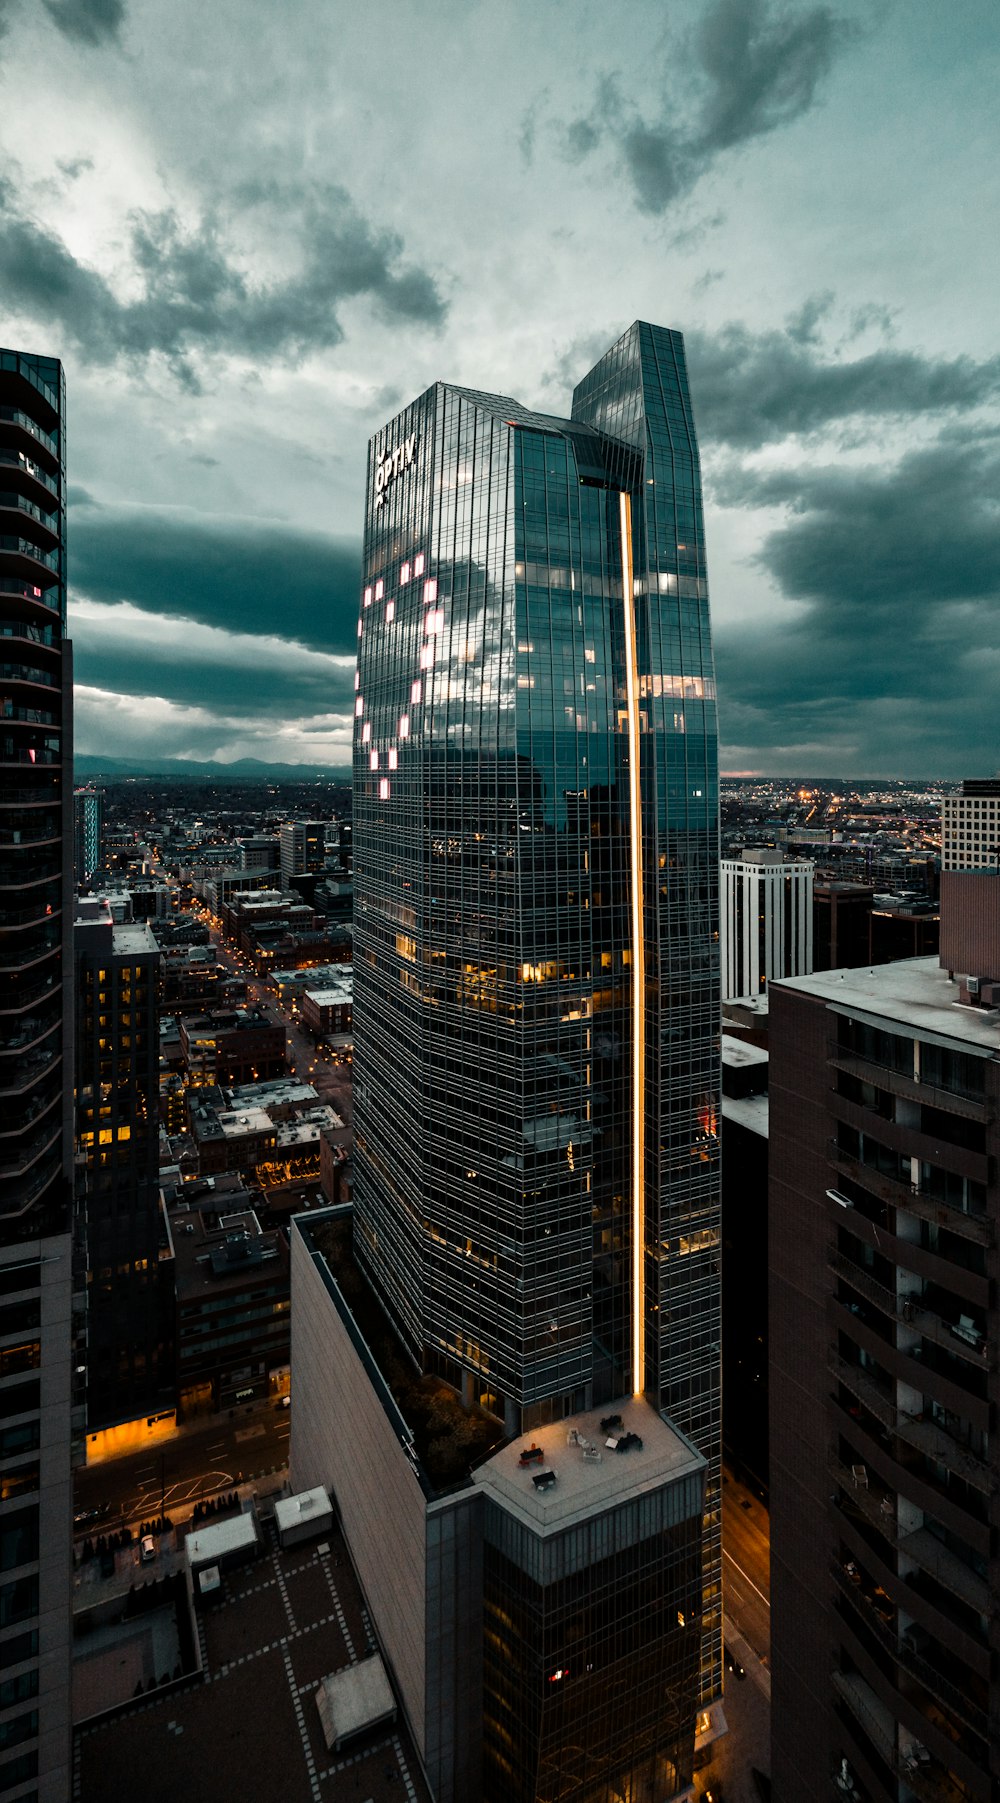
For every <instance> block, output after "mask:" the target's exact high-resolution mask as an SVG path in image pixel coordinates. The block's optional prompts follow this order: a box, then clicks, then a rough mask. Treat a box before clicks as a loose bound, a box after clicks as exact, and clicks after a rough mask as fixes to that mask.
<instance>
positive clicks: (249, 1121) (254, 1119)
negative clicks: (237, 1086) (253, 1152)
mask: <svg viewBox="0 0 1000 1803" xmlns="http://www.w3.org/2000/svg"><path fill="white" fill-rule="evenodd" d="M215 1118H216V1120H217V1122H218V1124H219V1128H220V1130H221V1132H223V1133H224V1134H225V1136H226V1138H227V1139H238V1138H239V1137H240V1136H241V1135H242V1134H244V1133H267V1132H269V1131H270V1130H271V1129H272V1127H273V1122H272V1120H271V1116H270V1115H269V1114H268V1112H267V1110H266V1108H254V1107H252V1106H250V1105H249V1104H248V1105H247V1107H246V1108H241V1109H240V1110H239V1112H238V1113H234V1112H233V1111H232V1110H231V1109H219V1110H218V1112H217V1113H216V1116H215Z"/></svg>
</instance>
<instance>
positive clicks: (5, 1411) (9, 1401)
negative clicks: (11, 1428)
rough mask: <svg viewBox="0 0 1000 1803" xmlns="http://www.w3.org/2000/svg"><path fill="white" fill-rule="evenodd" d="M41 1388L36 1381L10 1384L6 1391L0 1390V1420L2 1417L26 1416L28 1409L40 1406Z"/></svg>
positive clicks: (34, 1379) (35, 1379)
mask: <svg viewBox="0 0 1000 1803" xmlns="http://www.w3.org/2000/svg"><path fill="white" fill-rule="evenodd" d="M40 1397H41V1386H40V1385H39V1382H38V1379H37V1377H36V1378H33V1379H32V1380H31V1382H30V1383H26V1384H11V1386H10V1388H9V1389H7V1390H0V1420H2V1419H3V1417H4V1416H10V1415H26V1414H27V1413H28V1410H29V1409H37V1408H38V1407H39V1406H40V1401H39V1399H40Z"/></svg>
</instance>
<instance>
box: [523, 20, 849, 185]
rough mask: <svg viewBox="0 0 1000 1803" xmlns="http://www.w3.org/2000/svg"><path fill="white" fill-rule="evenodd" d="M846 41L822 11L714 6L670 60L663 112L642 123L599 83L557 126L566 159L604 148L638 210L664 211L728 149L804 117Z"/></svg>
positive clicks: (613, 89)
mask: <svg viewBox="0 0 1000 1803" xmlns="http://www.w3.org/2000/svg"><path fill="white" fill-rule="evenodd" d="M851 35H852V28H851V27H850V26H849V25H848V24H847V22H846V21H844V20H842V19H840V18H838V17H837V15H836V14H835V13H833V12H832V10H831V9H830V7H828V6H825V5H813V6H809V7H807V8H802V7H801V6H799V7H776V6H773V5H771V4H770V3H769V0H714V3H713V4H712V5H711V6H710V7H709V8H708V10H707V11H706V13H705V15H704V17H703V19H702V20H701V23H700V25H699V27H698V29H697V30H696V32H695V33H694V36H693V38H692V40H691V43H690V44H689V45H688V46H687V51H686V54H684V53H682V54H681V55H680V56H679V57H675V58H674V61H675V62H679V64H680V74H679V76H678V77H677V78H675V80H674V81H673V82H671V81H670V79H669V77H667V76H666V75H665V76H664V80H663V81H662V82H661V84H660V87H661V92H663V93H664V100H663V102H662V105H661V106H660V108H659V109H658V110H657V111H656V112H655V113H653V114H652V115H651V116H649V117H647V116H644V115H643V113H642V112H641V111H639V110H638V109H637V108H636V107H635V106H634V105H631V104H630V103H628V102H627V101H626V100H625V99H624V98H623V95H622V93H621V90H620V84H619V83H618V82H617V81H616V80H615V78H614V77H611V78H606V79H604V80H603V81H602V83H601V84H600V86H599V87H598V90H597V94H596V97H595V100H594V104H593V106H592V108H591V110H590V111H589V112H588V113H586V114H581V115H578V116H577V117H576V118H574V119H571V120H568V121H564V122H562V123H561V124H560V125H559V127H558V128H557V129H558V133H559V137H560V140H561V144H562V149H563V154H564V156H565V157H566V158H567V159H568V160H569V161H571V162H579V161H582V159H583V158H584V157H587V156H590V155H591V154H592V153H593V152H594V151H595V150H596V149H597V148H598V146H600V145H603V144H611V145H612V146H613V148H614V150H615V152H616V154H617V156H618V157H619V159H620V161H621V164H622V165H623V168H624V171H625V173H626V175H627V176H628V178H629V180H630V182H631V185H632V188H633V191H634V194H635V199H636V203H637V205H638V206H639V207H640V209H641V210H642V211H643V212H647V213H663V212H665V211H666V209H667V208H668V207H669V206H670V205H671V204H672V203H673V202H674V201H675V200H677V199H679V197H680V196H681V195H682V194H685V193H687V192H688V191H689V190H690V189H691V188H693V187H694V185H695V183H696V182H697V181H698V180H699V179H700V178H701V176H703V175H704V174H705V173H706V172H707V171H708V169H709V168H710V167H711V166H712V164H713V163H714V162H715V160H716V158H717V157H719V156H720V155H722V154H723V153H724V152H725V151H727V150H732V149H735V148H736V147H738V146H739V145H741V144H746V143H749V142H750V141H751V140H752V139H754V138H759V137H763V136H766V135H767V134H769V133H770V132H773V131H776V130H777V129H778V128H779V127H780V126H783V125H788V124H791V123H792V121H793V120H795V119H797V118H799V117H800V116H801V115H802V114H803V113H805V112H808V110H809V109H810V107H812V106H813V105H814V104H815V101H816V98H817V93H818V89H819V87H820V84H821V82H822V80H823V78H824V77H825V76H826V74H827V73H828V72H829V69H830V67H831V65H832V63H833V61H834V59H835V57H836V55H837V54H838V52H839V51H840V50H841V48H842V47H843V46H844V45H845V44H846V43H847V41H848V40H849V38H850V37H851Z"/></svg>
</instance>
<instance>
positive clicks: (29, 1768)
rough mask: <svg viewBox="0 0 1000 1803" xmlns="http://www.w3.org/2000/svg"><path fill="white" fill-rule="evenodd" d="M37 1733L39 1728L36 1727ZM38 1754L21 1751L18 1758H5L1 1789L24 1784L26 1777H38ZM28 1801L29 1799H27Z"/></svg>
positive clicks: (1, 1769) (2, 1766) (26, 1802)
mask: <svg viewBox="0 0 1000 1803" xmlns="http://www.w3.org/2000/svg"><path fill="white" fill-rule="evenodd" d="M36 1733H37V1729H36ZM37 1776H38V1754H37V1753H21V1754H19V1756H18V1758H17V1759H8V1760H5V1762H4V1764H3V1765H0V1791H5V1790H13V1788H14V1786H15V1784H23V1783H24V1780H25V1779H26V1778H37ZM25 1803H28V1799H27V1798H26V1799H25Z"/></svg>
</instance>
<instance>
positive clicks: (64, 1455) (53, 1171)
mask: <svg viewBox="0 0 1000 1803" xmlns="http://www.w3.org/2000/svg"><path fill="white" fill-rule="evenodd" d="M65 490H66V469H65V389H64V383H63V374H62V368H61V365H60V364H59V363H58V362H56V361H55V359H54V358H46V357H35V356H26V355H24V354H23V353H21V352H18V351H8V350H3V351H0V1465H2V1468H3V1490H2V1498H0V1537H2V1550H3V1582H2V1585H0V1663H2V1665H3V1668H4V1679H5V1683H4V1687H3V1691H4V1696H5V1697H6V1698H8V1699H9V1702H5V1703H3V1704H2V1705H0V1791H2V1793H3V1795H4V1796H5V1797H6V1796H8V1795H9V1796H11V1797H12V1798H14V1799H16V1798H20V1797H22V1796H33V1797H34V1796H37V1797H38V1798H40V1799H41V1798H44V1799H46V1800H51V1803H55V1800H56V1799H58V1798H62V1797H65V1796H66V1795H67V1794H68V1791H69V1788H70V1772H69V1596H70V1571H69V1555H70V1507H71V1505H70V1447H71V1435H72V1433H73V1430H74V1426H75V1425H76V1426H82V1420H81V1421H78V1420H77V1419H76V1417H75V1416H74V1413H73V1389H72V1386H73V1378H72V1375H71V1373H72V1370H73V1366H74V1363H75V1360H74V1358H73V1356H72V1355H73V1343H74V1331H75V1328H74V1322H75V1321H77V1322H78V1321H79V1320H80V1319H81V1318H82V1317H81V1314H80V1311H79V1310H77V1311H75V1310H74V1295H73V1291H74V1284H73V1272H74V1261H73V1241H72V1211H73V1195H72V1171H73V1159H72V1103H73V1073H72V1028H71V1021H72V990H71V973H72V956H71V953H72V941H71V939H70V937H69V935H70V933H71V930H72V927H71V910H70V907H69V902H70V896H71V884H72V870H73V859H72V807H71V794H72V768H71V766H72V758H71V730H70V721H71V711H70V708H71V693H72V684H71V668H70V648H69V645H68V643H67V642H66V640H65V637H64V633H65V625H66V569H65V558H66V548H65V526H64V522H65ZM80 1341H81V1344H82V1328H81V1330H80ZM43 1548H44V1557H43V1556H42V1550H43ZM8 1677H9V1678H10V1680H11V1682H10V1684H8V1683H7V1682H6V1680H7V1678H8Z"/></svg>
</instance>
